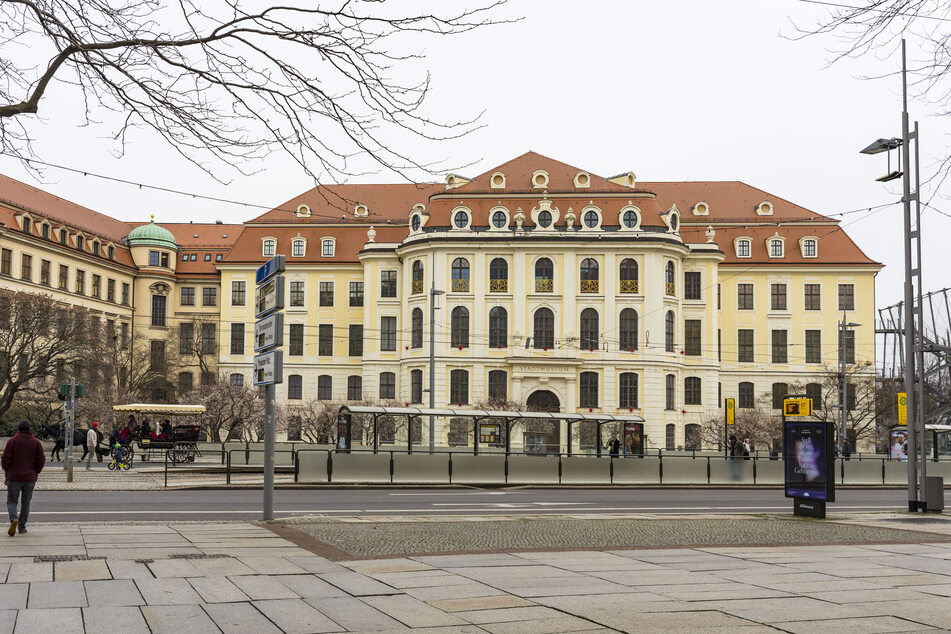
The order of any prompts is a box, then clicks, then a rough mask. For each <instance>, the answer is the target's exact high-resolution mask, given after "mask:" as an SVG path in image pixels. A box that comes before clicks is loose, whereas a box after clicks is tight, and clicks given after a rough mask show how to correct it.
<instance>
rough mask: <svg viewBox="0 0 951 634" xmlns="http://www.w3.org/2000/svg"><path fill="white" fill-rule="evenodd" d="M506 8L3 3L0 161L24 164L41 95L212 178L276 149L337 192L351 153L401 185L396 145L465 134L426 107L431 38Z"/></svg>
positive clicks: (145, 0) (494, 2)
mask: <svg viewBox="0 0 951 634" xmlns="http://www.w3.org/2000/svg"><path fill="white" fill-rule="evenodd" d="M503 2H504V0H488V3H487V4H483V5H480V6H476V7H473V8H461V9H455V8H451V7H447V5H450V4H451V3H436V4H435V5H434V6H435V7H436V10H435V11H434V12H432V13H430V12H427V11H425V10H414V9H413V8H407V6H406V5H407V4H408V3H402V2H401V3H397V2H387V1H386V0H324V1H321V2H301V1H297V2H294V1H292V2H288V3H284V4H280V5H276V4H269V3H266V2H265V3H253V2H249V1H248V0H200V1H199V0H179V1H178V2H171V1H166V0H126V1H119V0H100V1H97V2H87V1H84V0H58V1H57V2H50V1H48V0H10V1H8V2H3V3H0V51H2V56H0V57H2V59H3V63H2V64H0V149H2V151H3V152H4V153H7V154H13V155H17V156H20V157H21V158H25V159H29V158H30V157H31V152H30V142H31V140H32V139H33V138H35V131H34V130H33V128H34V126H35V125H36V124H37V120H36V119H35V118H34V117H31V116H30V115H33V114H37V113H40V112H42V107H41V106H43V105H44V104H45V103H46V102H47V101H48V100H49V99H50V98H52V96H51V94H50V93H52V92H53V91H52V88H53V86H54V85H57V88H60V89H63V88H65V89H66V90H67V92H65V93H63V94H64V95H66V96H68V97H70V98H72V99H73V101H72V103H74V104H75V105H76V107H77V108H81V109H82V112H83V114H84V116H85V119H86V122H87V124H89V123H97V122H98V121H99V120H100V118H101V117H102V116H103V113H105V112H112V113H115V115H116V123H115V124H114V138H115V139H116V141H117V143H118V145H119V150H120V152H124V151H125V149H126V141H127V139H128V135H129V132H130V131H131V130H132V129H133V128H136V127H142V128H145V129H148V130H150V131H152V132H153V133H155V134H158V135H159V136H160V137H161V138H163V139H164V140H165V141H166V142H168V143H169V144H170V145H171V146H172V147H173V148H174V149H175V150H177V151H178V152H179V153H180V154H181V155H182V156H184V157H185V158H186V159H188V160H190V161H192V162H194V163H195V164H196V165H199V166H200V167H202V168H203V169H205V170H206V171H208V172H209V173H211V174H213V175H214V174H215V172H214V171H212V167H211V165H209V162H208V159H211V162H212V163H214V165H216V166H218V167H222V168H228V167H235V168H237V169H239V170H241V171H244V169H243V165H246V164H247V162H249V161H252V160H254V159H258V158H261V157H262V156H264V155H266V154H268V153H270V152H272V151H274V150H282V151H284V152H285V153H286V154H288V155H289V156H291V157H293V159H294V160H296V161H297V162H298V163H299V164H300V165H301V167H302V168H303V169H304V170H305V171H306V172H307V173H308V174H310V175H312V176H314V178H315V179H319V180H325V179H333V180H338V179H341V178H345V177H347V176H351V175H353V174H354V173H356V172H357V171H359V167H358V166H355V165H354V162H353V158H354V157H355V156H357V155H365V156H369V157H370V158H371V159H373V160H374V161H375V162H376V163H377V164H379V165H381V166H383V167H384V168H387V169H390V170H393V171H396V172H400V173H403V172H405V171H406V170H411V169H414V168H423V169H426V168H427V165H426V164H424V163H422V162H419V161H418V160H417V159H414V158H411V157H410V156H409V154H408V152H404V151H402V150H401V149H400V148H407V147H410V145H411V144H414V145H417V146H418V141H419V140H430V141H433V142H434V143H433V145H434V146H435V145H436V143H437V142H439V141H444V140H447V139H452V138H456V137H458V136H460V135H462V134H465V133H466V132H468V131H470V130H472V129H474V127H475V120H476V119H477V117H476V118H468V119H464V120H462V121H438V120H436V119H434V118H432V117H430V116H428V115H427V113H426V112H425V109H424V107H423V105H424V99H425V97H426V95H427V93H428V92H429V89H430V77H429V74H428V72H426V71H425V70H424V63H423V62H422V60H423V58H424V56H423V53H422V51H423V47H424V46H425V44H426V42H427V41H428V40H429V38H431V37H439V36H445V35H452V34H459V33H465V32H467V31H471V30H473V29H476V28H479V27H482V26H485V25H488V24H493V23H496V21H495V20H494V19H493V18H492V17H490V16H491V15H493V14H494V13H495V12H494V9H495V8H496V7H497V6H498V5H499V4H501V3H503Z"/></svg>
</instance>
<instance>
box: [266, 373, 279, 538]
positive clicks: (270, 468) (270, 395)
mask: <svg viewBox="0 0 951 634" xmlns="http://www.w3.org/2000/svg"><path fill="white" fill-rule="evenodd" d="M276 391H277V388H276V387H275V385H274V384H273V383H271V384H270V385H268V386H267V387H266V388H265V396H264V519H265V520H272V519H274V409H275V403H274V401H275V397H276V395H275V392H276Z"/></svg>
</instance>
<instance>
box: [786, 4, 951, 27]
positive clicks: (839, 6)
mask: <svg viewBox="0 0 951 634" xmlns="http://www.w3.org/2000/svg"><path fill="white" fill-rule="evenodd" d="M799 2H803V3H805V4H817V5H820V6H824V7H833V8H836V9H853V10H857V11H868V12H870V13H889V11H886V10H885V9H878V8H875V7H857V6H855V5H853V4H842V3H840V2H828V0H799ZM894 15H895V17H901V18H912V19H915V20H932V21H934V22H951V18H943V17H941V16H937V15H920V14H916V13H896V14H894Z"/></svg>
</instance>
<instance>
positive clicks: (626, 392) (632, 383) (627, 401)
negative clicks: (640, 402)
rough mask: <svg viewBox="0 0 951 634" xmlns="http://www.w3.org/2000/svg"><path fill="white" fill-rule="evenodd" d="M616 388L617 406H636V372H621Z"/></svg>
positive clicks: (630, 407)
mask: <svg viewBox="0 0 951 634" xmlns="http://www.w3.org/2000/svg"><path fill="white" fill-rule="evenodd" d="M618 387H619V389H618V406H619V407H626V408H628V409H634V408H636V407H637V374H635V373H633V372H622V373H621V378H620V382H619V386H618Z"/></svg>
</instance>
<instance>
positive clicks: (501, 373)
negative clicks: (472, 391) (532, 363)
mask: <svg viewBox="0 0 951 634" xmlns="http://www.w3.org/2000/svg"><path fill="white" fill-rule="evenodd" d="M508 382H509V380H508V373H507V372H506V371H505V370H489V400H490V401H492V402H494V403H504V402H505V401H506V400H507V399H508Z"/></svg>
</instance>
